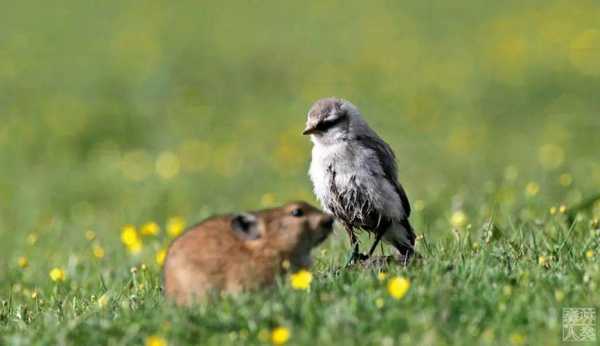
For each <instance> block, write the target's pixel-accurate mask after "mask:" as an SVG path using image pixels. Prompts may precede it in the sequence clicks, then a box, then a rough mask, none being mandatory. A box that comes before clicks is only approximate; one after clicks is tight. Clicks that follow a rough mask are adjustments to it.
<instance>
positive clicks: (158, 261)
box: [154, 249, 167, 266]
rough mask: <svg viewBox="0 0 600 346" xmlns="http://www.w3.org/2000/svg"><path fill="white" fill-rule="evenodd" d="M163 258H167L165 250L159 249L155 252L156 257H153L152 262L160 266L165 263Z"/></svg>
mask: <svg viewBox="0 0 600 346" xmlns="http://www.w3.org/2000/svg"><path fill="white" fill-rule="evenodd" d="M165 257H167V250H165V249H160V250H158V251H157V252H156V255H154V260H155V261H156V264H158V265H159V266H162V265H163V263H165Z"/></svg>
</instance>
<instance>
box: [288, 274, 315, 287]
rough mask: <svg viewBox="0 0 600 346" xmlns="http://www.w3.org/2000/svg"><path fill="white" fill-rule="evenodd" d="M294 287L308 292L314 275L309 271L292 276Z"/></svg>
mask: <svg viewBox="0 0 600 346" xmlns="http://www.w3.org/2000/svg"><path fill="white" fill-rule="evenodd" d="M290 282H291V284H292V287H293V288H294V289H297V290H307V289H308V288H310V283H311V282H312V273H311V272H309V271H308V270H304V269H303V270H300V271H298V272H296V273H294V274H292V275H290Z"/></svg>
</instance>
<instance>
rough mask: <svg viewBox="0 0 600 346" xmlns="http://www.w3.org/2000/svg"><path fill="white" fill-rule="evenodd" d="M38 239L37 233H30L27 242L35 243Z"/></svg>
mask: <svg viewBox="0 0 600 346" xmlns="http://www.w3.org/2000/svg"><path fill="white" fill-rule="evenodd" d="M37 241H38V235H37V234H36V233H30V234H29V235H28V236H27V242H28V243H29V245H35V243H37Z"/></svg>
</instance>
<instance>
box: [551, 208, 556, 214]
mask: <svg viewBox="0 0 600 346" xmlns="http://www.w3.org/2000/svg"><path fill="white" fill-rule="evenodd" d="M554 214H556V207H551V208H550V215H554Z"/></svg>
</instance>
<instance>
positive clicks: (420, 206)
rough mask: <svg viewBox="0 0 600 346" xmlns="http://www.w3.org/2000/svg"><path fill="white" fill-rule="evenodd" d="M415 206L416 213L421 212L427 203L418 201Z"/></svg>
mask: <svg viewBox="0 0 600 346" xmlns="http://www.w3.org/2000/svg"><path fill="white" fill-rule="evenodd" d="M414 204H415V210H416V211H421V210H423V209H425V201H423V200H420V199H417V200H416V201H415V203H414Z"/></svg>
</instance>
